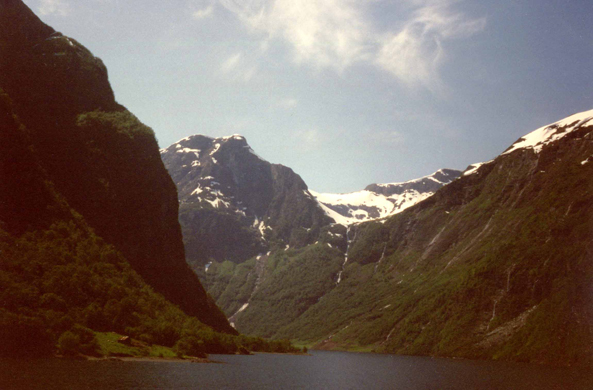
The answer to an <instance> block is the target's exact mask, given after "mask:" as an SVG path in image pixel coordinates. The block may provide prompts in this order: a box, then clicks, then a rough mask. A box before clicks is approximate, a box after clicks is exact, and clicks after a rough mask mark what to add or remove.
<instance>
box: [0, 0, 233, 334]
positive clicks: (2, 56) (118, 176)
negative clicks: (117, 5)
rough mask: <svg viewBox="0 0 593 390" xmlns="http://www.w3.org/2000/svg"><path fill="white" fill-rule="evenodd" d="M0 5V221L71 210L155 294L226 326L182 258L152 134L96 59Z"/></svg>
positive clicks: (7, 1)
mask: <svg viewBox="0 0 593 390" xmlns="http://www.w3.org/2000/svg"><path fill="white" fill-rule="evenodd" d="M0 11H1V12H0V88H2V89H3V90H4V92H5V94H6V95H8V97H9V98H8V97H5V98H4V99H5V100H6V101H7V102H8V100H11V101H12V108H11V109H10V110H9V109H8V103H6V104H4V106H3V112H2V115H3V116H4V119H3V122H2V137H3V140H5V141H6V143H3V144H2V148H3V150H4V149H6V154H4V155H3V156H2V157H3V172H2V175H3V176H2V182H3V189H2V191H4V193H3V194H2V204H1V205H0V211H1V212H2V215H0V220H1V221H2V222H1V224H0V228H2V229H5V230H6V231H7V232H8V233H10V234H11V235H13V237H16V238H18V237H19V236H20V235H21V234H22V233H25V232H31V231H34V230H36V229H40V228H45V227H49V226H50V225H51V224H52V222H55V221H58V220H60V217H61V216H63V215H65V214H75V215H78V217H77V218H78V219H79V220H80V221H84V223H85V224H86V226H88V227H89V228H90V229H92V231H93V232H94V233H96V234H97V235H98V236H100V237H101V238H102V239H103V240H104V241H105V243H106V244H111V245H113V246H114V247H115V248H116V250H117V251H119V252H121V254H122V255H123V256H124V257H125V258H126V259H127V261H129V263H130V264H131V266H132V268H133V269H134V270H135V271H136V272H137V273H138V274H139V275H140V276H141V277H142V278H143V279H144V280H146V282H148V284H149V285H151V286H152V287H153V288H154V289H155V290H156V291H157V292H159V293H161V294H163V295H164V296H165V297H166V298H167V299H170V300H171V301H172V302H173V303H175V304H177V305H179V306H180V307H181V308H182V309H183V310H184V311H185V312H186V313H188V314H191V315H194V316H196V317H197V318H198V319H199V320H200V321H202V322H204V323H205V324H208V325H210V326H212V327H214V328H215V329H217V330H221V331H226V332H231V333H234V330H233V329H232V328H231V327H230V326H229V324H228V322H227V320H226V318H225V317H224V315H223V314H222V313H221V312H220V310H219V309H218V308H217V307H216V305H215V304H214V302H213V300H212V299H211V298H210V297H209V296H208V295H207V294H206V292H205V290H204V289H203V287H202V286H201V284H200V282H199V280H198V278H197V277H196V276H195V275H194V273H193V272H191V270H190V268H189V267H188V266H187V264H186V263H185V256H184V248H183V243H182V238H181V230H180V227H179V223H178V221H177V212H178V204H177V193H176V189H175V185H174V184H173V182H172V180H171V178H170V177H169V175H168V174H167V171H166V170H165V168H164V166H163V163H162V161H161V159H160V156H159V152H158V145H157V142H156V140H155V137H154V134H153V132H152V130H151V129H150V128H148V127H146V126H145V125H143V124H142V123H141V122H140V121H138V119H137V118H136V117H134V115H132V114H131V113H130V112H129V111H127V110H126V109H125V108H124V107H122V106H121V105H119V104H117V103H116V101H115V100H114V96H113V92H112V90H111V87H110V85H109V82H108V79H107V70H106V68H105V66H104V65H103V63H102V61H101V60H100V59H98V58H96V57H94V56H93V55H92V53H90V52H89V51H88V50H87V49H86V48H85V47H84V46H82V45H81V44H80V43H78V42H76V41H75V40H74V39H72V38H68V37H65V36H63V35H62V34H60V33H58V32H55V31H54V30H53V29H52V28H51V27H49V26H47V25H45V24H44V23H43V22H41V21H40V20H39V19H38V18H37V17H36V16H35V15H34V14H33V12H32V11H31V10H30V9H29V8H28V7H27V6H26V5H24V4H23V3H22V1H20V0H18V1H17V0H2V1H0ZM11 110H12V111H13V113H14V114H15V115H16V117H18V120H19V121H20V124H15V123H16V122H14V121H12V119H11V118H12V113H10V111H11ZM7 118H8V119H7ZM15 126H17V127H19V126H21V127H22V131H21V133H18V132H14V131H12V130H10V129H11V128H14V127H15ZM19 148H20V149H22V150H25V151H26V153H18V152H17V150H19ZM33 161H36V163H33ZM31 164H37V165H38V166H37V168H38V169H37V168H35V169H30V168H31ZM25 171H26V172H27V173H23V172H25ZM19 172H20V173H19ZM7 182H8V183H9V185H5V184H6V183H7ZM39 183H44V185H40V184H39ZM55 199H60V202H61V203H60V202H58V203H55V202H54V201H55ZM66 203H67V205H68V206H64V207H61V206H58V204H62V205H64V204H66ZM66 219H68V218H66Z"/></svg>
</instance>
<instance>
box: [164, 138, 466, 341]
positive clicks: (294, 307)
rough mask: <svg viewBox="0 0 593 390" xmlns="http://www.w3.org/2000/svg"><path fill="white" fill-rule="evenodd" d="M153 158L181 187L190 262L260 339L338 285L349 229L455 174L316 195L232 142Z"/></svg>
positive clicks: (189, 141) (204, 141) (199, 141)
mask: <svg viewBox="0 0 593 390" xmlns="http://www.w3.org/2000/svg"><path fill="white" fill-rule="evenodd" d="M161 157H162V159H163V161H164V162H165V166H166V167H167V169H168V170H169V172H170V174H171V176H172V177H173V180H174V181H175V183H176V184H177V187H178V189H179V199H180V215H179V220H180V222H181V225H182V229H183V235H184V241H185V245H186V253H187V259H188V262H189V263H190V264H191V265H192V266H193V267H194V270H195V271H196V272H197V274H198V275H200V277H201V279H202V281H203V282H204V284H205V286H206V287H207V289H208V291H209V293H210V294H212V296H213V297H214V298H215V299H216V300H217V303H218V304H219V305H220V306H221V308H222V309H223V310H224V312H225V313H226V314H227V316H229V318H230V320H231V321H232V323H233V324H234V325H235V326H237V328H238V329H239V330H241V331H245V332H247V333H251V334H257V335H262V336H273V335H274V333H275V332H276V331H278V329H281V328H282V327H284V326H287V325H289V324H290V323H291V322H292V321H294V320H296V319H297V318H298V317H299V316H300V315H301V314H302V313H304V312H306V311H307V310H308V309H310V308H311V307H313V306H314V305H315V304H317V302H318V300H319V299H320V297H322V296H324V295H325V294H328V293H329V292H330V291H331V290H332V289H334V288H336V287H337V286H338V285H339V283H340V281H341V275H342V273H343V272H344V268H345V265H346V264H347V252H348V250H349V247H350V244H351V243H352V242H353V241H354V238H355V236H356V229H355V228H354V227H351V226H350V224H356V223H360V222H362V221H364V220H369V219H373V218H381V217H387V216H389V215H391V214H394V213H398V212H401V211H403V210H404V209H406V208H407V207H410V206H412V205H413V204H415V203H418V202H420V201H421V200H423V199H426V198H428V197H429V196H431V195H432V194H433V193H434V192H435V191H436V189H437V188H440V187H442V186H443V185H445V184H447V183H448V182H450V181H451V180H453V179H454V178H455V177H457V176H459V174H460V173H461V172H459V171H454V170H440V171H438V172H436V173H434V174H433V175H430V176H427V177H424V178H421V179H418V180H414V181H410V182H406V183H394V184H384V185H374V187H376V188H377V189H379V190H377V191H374V190H373V191H371V190H365V191H360V192H357V193H352V194H339V195H338V194H318V193H316V192H314V191H310V190H308V189H307V186H306V185H305V183H304V182H303V181H302V180H301V178H300V177H299V176H298V175H296V174H295V173H294V172H293V171H292V170H291V169H290V168H287V167H283V166H281V165H276V164H270V163H269V162H267V161H265V160H263V159H261V158H260V157H258V156H257V155H256V154H255V153H254V152H253V150H252V149H251V148H250V147H249V145H248V144H247V142H246V140H245V138H243V137H242V136H239V135H233V136H229V137H221V138H209V137H204V136H201V135H195V136H191V137H188V138H185V139H182V140H180V141H179V142H177V143H175V144H173V145H171V146H169V147H168V148H166V149H162V150H161ZM383 192H385V194H384V193H383ZM373 255H375V254H374V253H373ZM379 255H380V253H379Z"/></svg>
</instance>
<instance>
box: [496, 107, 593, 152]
mask: <svg viewBox="0 0 593 390" xmlns="http://www.w3.org/2000/svg"><path fill="white" fill-rule="evenodd" d="M592 120H593V110H589V111H583V112H580V113H578V114H574V115H571V116H569V117H567V118H564V119H561V120H559V121H558V122H554V123H552V124H549V125H546V126H543V127H540V128H539V129H537V130H534V131H532V132H531V133H529V134H527V135H525V136H523V137H521V138H519V139H518V140H517V141H516V142H515V143H514V144H513V145H511V147H510V148H508V149H507V150H506V151H505V152H503V153H502V154H509V153H512V152H514V151H515V150H518V149H533V151H534V152H535V153H539V152H540V151H541V150H542V148H543V147H544V146H545V145H548V144H550V143H552V142H555V141H557V140H559V139H561V138H563V137H565V136H566V135H568V134H570V133H572V132H573V131H576V130H578V129H580V128H581V127H582V126H584V125H587V126H588V125H591V124H592V123H593V122H591V121H592Z"/></svg>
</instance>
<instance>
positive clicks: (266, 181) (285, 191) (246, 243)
mask: <svg viewBox="0 0 593 390" xmlns="http://www.w3.org/2000/svg"><path fill="white" fill-rule="evenodd" d="M161 157H162V159H163V161H164V163H165V166H166V167H167V169H168V170H169V173H170V174H171V177H172V178H173V180H174V181H175V183H176V184H177V187H178V191H179V202H180V216H179V219H180V222H181V225H182V228H183V232H184V239H185V245H186V251H187V259H188V262H189V263H190V264H193V265H194V266H196V267H203V266H204V265H205V264H207V263H209V262H211V261H217V262H223V261H225V260H228V261H232V262H235V263H240V262H243V261H245V260H247V259H249V258H251V257H254V256H256V255H257V254H259V253H265V252H268V251H270V250H272V249H275V248H280V247H282V248H284V247H285V246H287V245H288V246H292V247H302V246H304V245H306V244H309V243H312V242H313V241H314V239H315V238H316V237H317V235H318V234H319V230H320V228H321V227H322V226H324V225H327V224H329V223H330V221H331V220H330V219H329V218H328V217H327V216H326V215H325V214H324V212H323V211H322V210H321V209H320V208H319V207H318V205H317V202H316V201H315V200H314V199H313V198H312V197H311V195H310V194H309V193H308V191H307V186H306V184H305V183H304V182H303V180H302V179H301V178H300V177H299V176H298V175H297V174H295V173H294V172H293V171H292V170H291V169H290V168H287V167H284V166H281V165H277V164H270V163H269V162H267V161H265V160H262V159H261V158H260V157H258V156H257V155H256V154H255V153H254V152H253V150H252V149H251V148H250V147H249V145H248V144H247V142H246V140H245V138H243V137H242V136H239V135H234V136H229V137H222V138H209V137H205V136H201V135H195V136H191V137H188V138H185V139H183V140H181V141H179V142H177V143H175V144H173V145H171V146H169V147H168V148H166V149H163V150H161Z"/></svg>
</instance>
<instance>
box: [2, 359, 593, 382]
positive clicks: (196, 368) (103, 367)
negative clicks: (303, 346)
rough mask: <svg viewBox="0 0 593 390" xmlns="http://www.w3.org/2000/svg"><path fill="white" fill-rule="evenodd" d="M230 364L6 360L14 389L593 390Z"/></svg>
mask: <svg viewBox="0 0 593 390" xmlns="http://www.w3.org/2000/svg"><path fill="white" fill-rule="evenodd" d="M211 359H213V360H216V361H219V362H222V364H196V363H189V362H167V361H148V362H147V361H125V362H121V361H78V360H60V359H38V360H10V359H1V360H0V388H1V389H3V390H8V389H110V390H112V389H404V390H405V389H488V390H493V389H518V390H521V389H534V390H535V389H537V390H545V389H591V388H592V387H593V374H592V373H591V370H587V369H575V368H550V367H543V366H536V365H528V364H518V363H500V362H486V361H468V360H449V359H431V358H425V357H411V356H395V355H376V354H364V353H347V352H325V351H313V352H312V354H311V356H302V355H279V354H257V355H254V356H236V355H233V356H229V355H212V356H211Z"/></svg>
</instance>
